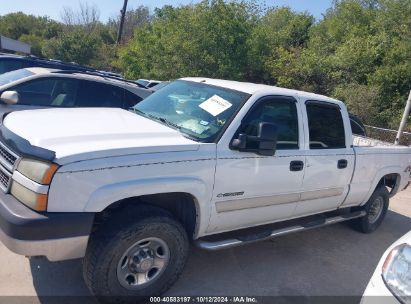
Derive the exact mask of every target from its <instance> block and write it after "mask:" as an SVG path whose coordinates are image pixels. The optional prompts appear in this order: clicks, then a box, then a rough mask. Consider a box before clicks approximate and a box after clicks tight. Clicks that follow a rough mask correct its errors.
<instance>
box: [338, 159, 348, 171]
mask: <svg viewBox="0 0 411 304" xmlns="http://www.w3.org/2000/svg"><path fill="white" fill-rule="evenodd" d="M347 165H348V161H347V160H346V159H340V160H339V161H338V164H337V168H338V169H344V168H347Z"/></svg>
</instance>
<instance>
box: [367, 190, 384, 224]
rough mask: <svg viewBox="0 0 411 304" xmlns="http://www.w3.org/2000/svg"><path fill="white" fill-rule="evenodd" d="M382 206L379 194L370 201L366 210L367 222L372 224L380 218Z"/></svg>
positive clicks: (382, 201) (382, 202)
mask: <svg viewBox="0 0 411 304" xmlns="http://www.w3.org/2000/svg"><path fill="white" fill-rule="evenodd" d="M383 208H384V200H383V198H382V197H381V196H379V197H377V198H376V199H375V200H374V201H373V202H372V203H371V205H370V208H369V210H368V222H369V223H370V224H374V223H375V222H376V221H377V220H378V219H379V218H380V215H381V213H382V210H383Z"/></svg>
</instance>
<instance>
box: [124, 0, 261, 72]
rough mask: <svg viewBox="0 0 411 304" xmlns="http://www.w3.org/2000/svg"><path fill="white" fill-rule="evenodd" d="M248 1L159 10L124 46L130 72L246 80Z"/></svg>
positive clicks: (208, 2) (207, 3)
mask: <svg viewBox="0 0 411 304" xmlns="http://www.w3.org/2000/svg"><path fill="white" fill-rule="evenodd" d="M247 7H248V6H247V4H246V3H244V2H228V3H226V2H224V1H222V0H215V1H202V2H200V3H198V4H195V5H188V6H181V7H178V8H173V7H171V6H165V7H163V8H162V9H157V10H156V12H155V16H154V17H153V19H152V21H151V22H150V23H148V24H146V25H144V26H142V27H140V28H137V29H136V31H135V36H134V38H133V39H132V40H131V41H130V42H129V43H128V45H126V46H125V47H124V48H123V49H122V50H121V51H120V56H119V57H120V59H119V61H118V66H119V67H120V68H121V69H123V71H124V73H125V75H126V76H127V77H131V78H133V77H134V78H135V77H138V78H140V77H149V78H160V79H170V78H177V77H181V76H200V75H201V76H209V77H221V78H229V79H243V78H244V77H245V76H246V74H247V69H248V65H247V39H248V37H249V35H250V31H251V26H252V22H253V21H252V17H253V16H252V15H250V13H249V11H248V9H247Z"/></svg>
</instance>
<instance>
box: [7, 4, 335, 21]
mask: <svg viewBox="0 0 411 304" xmlns="http://www.w3.org/2000/svg"><path fill="white" fill-rule="evenodd" d="M81 2H86V3H88V4H91V5H94V4H95V5H96V6H97V7H98V8H99V10H100V20H101V21H107V20H108V19H109V18H110V17H114V16H116V15H117V14H118V13H119V11H120V9H121V8H122V5H123V0H81ZM196 2H199V1H196V0H174V1H173V0H155V1H154V0H129V1H128V7H127V8H135V7H138V6H140V5H145V6H148V7H149V8H150V9H151V10H152V9H154V8H155V7H162V6H163V5H173V6H178V5H179V4H190V3H196ZM256 2H258V3H261V4H264V3H265V5H266V6H269V7H270V6H289V7H291V8H292V9H293V10H295V11H298V12H303V11H307V12H309V13H311V14H312V15H314V17H315V18H316V19H317V20H318V19H321V17H322V14H323V13H324V12H325V11H326V9H327V8H329V7H330V6H331V3H332V0H256ZM79 3H80V1H79V0H71V1H67V0H0V15H4V14H8V13H12V12H18V11H22V12H24V13H26V14H32V15H37V16H49V17H51V18H52V19H55V20H61V15H60V14H61V11H62V9H63V7H71V8H73V9H77V8H78V7H79Z"/></svg>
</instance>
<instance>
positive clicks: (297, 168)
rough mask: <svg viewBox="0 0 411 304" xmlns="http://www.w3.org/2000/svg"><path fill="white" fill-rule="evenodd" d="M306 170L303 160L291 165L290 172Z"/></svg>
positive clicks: (294, 161)
mask: <svg viewBox="0 0 411 304" xmlns="http://www.w3.org/2000/svg"><path fill="white" fill-rule="evenodd" d="M302 169H304V162H302V161H301V160H293V161H292V162H291V163H290V171H301V170H302Z"/></svg>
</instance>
